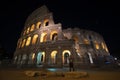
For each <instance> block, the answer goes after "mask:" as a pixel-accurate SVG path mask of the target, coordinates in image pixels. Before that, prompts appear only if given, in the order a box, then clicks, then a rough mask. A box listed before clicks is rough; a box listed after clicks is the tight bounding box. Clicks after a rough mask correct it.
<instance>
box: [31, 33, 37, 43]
mask: <svg viewBox="0 0 120 80" xmlns="http://www.w3.org/2000/svg"><path fill="white" fill-rule="evenodd" d="M37 39H38V35H37V34H35V35H34V36H33V39H32V44H35V43H36V41H37Z"/></svg>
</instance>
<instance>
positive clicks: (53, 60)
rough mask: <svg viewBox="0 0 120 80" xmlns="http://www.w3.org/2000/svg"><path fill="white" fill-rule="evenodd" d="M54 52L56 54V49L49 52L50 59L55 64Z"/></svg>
mask: <svg viewBox="0 0 120 80" xmlns="http://www.w3.org/2000/svg"><path fill="white" fill-rule="evenodd" d="M56 54H57V51H52V53H51V61H52V63H53V64H55V61H56Z"/></svg>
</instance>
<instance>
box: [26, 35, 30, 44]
mask: <svg viewBox="0 0 120 80" xmlns="http://www.w3.org/2000/svg"><path fill="white" fill-rule="evenodd" d="M30 41H31V37H28V38H27V42H26V46H29V45H30Z"/></svg>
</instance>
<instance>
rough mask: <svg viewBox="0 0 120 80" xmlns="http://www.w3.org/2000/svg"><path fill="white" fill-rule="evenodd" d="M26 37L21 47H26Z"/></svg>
mask: <svg viewBox="0 0 120 80" xmlns="http://www.w3.org/2000/svg"><path fill="white" fill-rule="evenodd" d="M25 42H26V39H24V40H23V42H22V45H21V47H24V45H25Z"/></svg>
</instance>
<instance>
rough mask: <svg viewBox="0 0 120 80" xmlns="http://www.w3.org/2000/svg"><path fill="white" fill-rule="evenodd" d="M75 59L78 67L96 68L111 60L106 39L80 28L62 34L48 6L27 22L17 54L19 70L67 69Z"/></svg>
mask: <svg viewBox="0 0 120 80" xmlns="http://www.w3.org/2000/svg"><path fill="white" fill-rule="evenodd" d="M70 56H72V57H73V59H74V63H75V66H76V67H79V65H81V64H96V61H98V59H99V58H102V60H103V58H105V57H106V56H110V54H109V51H108V49H107V46H106V43H105V41H104V39H103V37H102V36H101V35H100V34H98V33H96V32H93V31H89V30H83V29H79V28H74V29H72V28H68V29H65V30H62V26H61V23H58V24H55V23H54V20H53V15H52V13H51V12H50V11H49V10H48V9H47V7H46V6H42V7H40V8H38V9H36V10H35V11H34V12H33V13H32V14H31V15H30V16H29V17H28V18H27V20H26V22H25V26H24V29H23V31H22V33H21V36H20V38H19V40H18V43H17V47H16V50H15V53H14V64H17V65H18V66H19V65H21V66H36V67H67V66H68V64H69V57H70Z"/></svg>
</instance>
